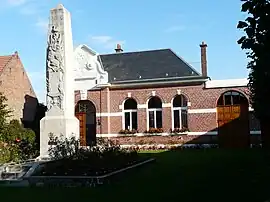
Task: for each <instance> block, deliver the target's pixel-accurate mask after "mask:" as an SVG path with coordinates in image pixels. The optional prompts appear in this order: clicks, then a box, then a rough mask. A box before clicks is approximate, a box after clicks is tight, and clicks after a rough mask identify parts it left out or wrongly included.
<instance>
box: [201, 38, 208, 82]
mask: <svg viewBox="0 0 270 202" xmlns="http://www.w3.org/2000/svg"><path fill="white" fill-rule="evenodd" d="M200 47H201V68H202V76H203V77H207V59H206V47H207V44H205V43H204V42H202V44H200Z"/></svg>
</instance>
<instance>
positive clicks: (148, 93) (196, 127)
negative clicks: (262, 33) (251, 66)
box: [75, 43, 260, 147]
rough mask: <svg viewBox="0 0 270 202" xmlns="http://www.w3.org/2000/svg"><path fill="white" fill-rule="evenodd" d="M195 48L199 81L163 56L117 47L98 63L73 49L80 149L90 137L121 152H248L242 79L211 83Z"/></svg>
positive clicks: (254, 128)
mask: <svg viewBox="0 0 270 202" xmlns="http://www.w3.org/2000/svg"><path fill="white" fill-rule="evenodd" d="M200 48H201V73H199V72H197V71H196V70H195V69H194V68H193V67H192V66H191V65H190V64H188V63H187V62H185V61H184V59H183V58H181V57H180V56H178V55H176V54H175V53H174V52H173V51H172V50H170V49H161V50H149V51H139V52H124V51H123V50H122V49H121V46H120V45H117V48H116V49H115V51H116V52H115V53H113V54H106V55H99V54H97V53H96V52H95V51H93V50H91V49H90V48H89V47H87V46H85V45H80V46H79V47H77V48H76V49H75V60H76V67H75V75H76V78H75V83H76V91H75V100H76V104H77V105H76V109H75V113H76V115H77V117H78V118H79V119H80V120H81V132H80V135H81V140H82V144H90V143H91V142H92V141H93V140H95V137H96V136H101V137H110V138H112V139H116V140H118V141H119V142H120V143H121V144H125V145H130V144H154V143H155V144H178V143H183V142H189V143H217V142H218V143H219V144H220V145H224V146H230V147H247V146H249V144H250V142H257V141H259V137H260V136H259V134H260V128H259V124H258V121H257V120H256V119H255V118H254V116H253V114H252V109H251V108H250V106H249V98H248V89H247V82H248V81H247V79H234V80H211V78H210V77H209V76H208V74H207V57H206V53H207V52H206V48H207V45H206V44H205V43H202V44H201V45H200ZM134 133H135V134H134ZM149 134H152V135H149ZM153 134H154V136H153ZM172 134H174V135H172ZM175 134H177V135H175Z"/></svg>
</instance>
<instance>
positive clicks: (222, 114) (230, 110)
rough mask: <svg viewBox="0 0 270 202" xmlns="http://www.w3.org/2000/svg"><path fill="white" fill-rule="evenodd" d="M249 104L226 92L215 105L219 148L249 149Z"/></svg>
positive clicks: (244, 99) (238, 96)
mask: <svg viewBox="0 0 270 202" xmlns="http://www.w3.org/2000/svg"><path fill="white" fill-rule="evenodd" d="M248 108H249V104H248V100H247V98H246V97H245V96H244V95H243V94H241V93H239V92H237V91H228V92H226V93H224V94H222V95H221V96H220V98H219V99H218V103H217V121H218V141H219V147H220V148H248V147H250V131H249V114H248V113H249V110H248Z"/></svg>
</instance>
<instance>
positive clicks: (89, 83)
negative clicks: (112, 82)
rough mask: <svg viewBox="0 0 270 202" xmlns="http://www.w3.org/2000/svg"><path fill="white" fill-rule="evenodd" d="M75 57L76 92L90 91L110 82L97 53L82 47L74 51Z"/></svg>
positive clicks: (84, 46)
mask: <svg viewBox="0 0 270 202" xmlns="http://www.w3.org/2000/svg"><path fill="white" fill-rule="evenodd" d="M74 57H75V68H74V76H75V90H88V89H91V88H93V87H95V86H96V85H97V84H105V83H107V82H108V73H107V72H106V71H104V69H103V68H102V64H101V63H100V62H99V61H98V54H97V53H96V52H95V51H93V50H92V49H90V48H89V47H87V46H86V45H80V46H78V47H77V48H76V49H75V50H74Z"/></svg>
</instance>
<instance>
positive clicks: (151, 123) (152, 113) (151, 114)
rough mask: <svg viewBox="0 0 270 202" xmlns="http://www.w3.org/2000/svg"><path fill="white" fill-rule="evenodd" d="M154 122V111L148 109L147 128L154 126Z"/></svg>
mask: <svg viewBox="0 0 270 202" xmlns="http://www.w3.org/2000/svg"><path fill="white" fill-rule="evenodd" d="M154 127H155V124H154V112H153V111H149V128H154Z"/></svg>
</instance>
